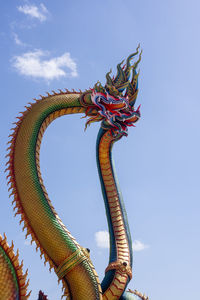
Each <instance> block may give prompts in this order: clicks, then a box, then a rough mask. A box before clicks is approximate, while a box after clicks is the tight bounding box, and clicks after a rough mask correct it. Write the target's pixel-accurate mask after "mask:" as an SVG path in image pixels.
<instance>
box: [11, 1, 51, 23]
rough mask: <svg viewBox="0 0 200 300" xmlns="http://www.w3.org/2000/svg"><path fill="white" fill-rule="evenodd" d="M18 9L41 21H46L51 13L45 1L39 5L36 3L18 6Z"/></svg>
mask: <svg viewBox="0 0 200 300" xmlns="http://www.w3.org/2000/svg"><path fill="white" fill-rule="evenodd" d="M17 9H18V11H20V12H22V13H24V14H25V15H28V16H30V17H31V18H36V19H38V20H40V22H44V21H45V20H46V19H47V16H48V13H49V12H48V10H47V8H46V6H45V5H44V4H43V3H41V4H40V5H39V6H36V5H34V4H32V5H31V4H25V5H23V6H18V7H17Z"/></svg>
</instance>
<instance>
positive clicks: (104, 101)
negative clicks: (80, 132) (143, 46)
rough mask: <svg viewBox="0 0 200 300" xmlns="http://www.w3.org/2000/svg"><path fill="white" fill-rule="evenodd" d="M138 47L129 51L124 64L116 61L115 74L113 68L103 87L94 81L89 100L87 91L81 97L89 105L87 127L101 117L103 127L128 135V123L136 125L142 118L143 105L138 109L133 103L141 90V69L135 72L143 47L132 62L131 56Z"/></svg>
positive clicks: (114, 132) (115, 132)
mask: <svg viewBox="0 0 200 300" xmlns="http://www.w3.org/2000/svg"><path fill="white" fill-rule="evenodd" d="M139 47H140V45H139V46H138V47H137V49H136V52H135V53H133V54H131V55H129V57H128V58H127V60H126V63H125V64H124V65H123V63H124V61H122V62H121V63H119V64H118V65H117V75H116V76H115V77H113V78H111V77H110V74H111V72H112V71H111V70H110V72H108V73H107V74H106V84H105V86H104V87H103V86H102V85H101V83H100V82H97V83H96V84H95V86H94V88H93V89H91V90H90V91H89V96H90V100H89V101H88V100H87V96H88V94H85V95H84V96H83V97H82V103H84V104H85V105H87V106H88V109H87V111H86V115H87V116H91V117H90V118H89V119H88V120H87V122H86V128H87V126H88V125H89V124H90V123H92V122H97V121H102V124H101V126H102V128H104V129H107V130H111V131H112V133H113V134H114V135H125V136H127V135H128V126H134V123H135V122H137V121H138V119H139V118H140V110H139V109H140V106H139V107H138V108H137V109H136V110H135V108H134V105H135V101H136V98H137V94H138V75H139V72H138V73H137V72H136V68H137V66H138V64H139V62H140V60H141V54H142V51H141V52H140V54H139V58H138V60H137V61H136V62H135V63H134V64H133V65H131V61H132V59H133V58H134V57H135V56H136V55H137V54H138V53H139ZM86 95H87V96H86ZM85 96H86V98H84V97H85ZM91 102H92V103H91ZM91 104H92V105H91ZM94 108H95V109H94ZM94 111H95V112H94Z"/></svg>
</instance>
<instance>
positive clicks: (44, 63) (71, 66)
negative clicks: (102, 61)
mask: <svg viewBox="0 0 200 300" xmlns="http://www.w3.org/2000/svg"><path fill="white" fill-rule="evenodd" d="M47 55H48V53H47V52H44V51H42V50H35V51H33V52H27V53H24V54H22V55H21V56H15V57H13V59H12V65H13V67H14V68H15V69H16V70H17V71H18V72H19V73H20V74H22V75H25V76H30V77H34V78H43V79H47V80H52V79H58V78H60V77H65V76H69V77H77V76H78V73H77V66H76V63H75V61H74V60H73V59H72V58H71V56H70V53H69V52H66V53H64V54H63V55H61V56H58V57H54V58H50V59H44V56H47ZM66 68H67V69H68V70H67V71H66V70H65V69H66Z"/></svg>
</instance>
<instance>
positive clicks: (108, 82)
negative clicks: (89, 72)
mask: <svg viewBox="0 0 200 300" xmlns="http://www.w3.org/2000/svg"><path fill="white" fill-rule="evenodd" d="M111 73H112V69H110V72H108V73H107V74H106V79H107V82H106V84H108V85H113V82H112V79H111V77H110V74H111Z"/></svg>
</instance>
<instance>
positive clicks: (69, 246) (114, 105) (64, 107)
mask: <svg viewBox="0 0 200 300" xmlns="http://www.w3.org/2000/svg"><path fill="white" fill-rule="evenodd" d="M137 53H138V49H137V51H136V53H134V54H132V55H130V56H129V57H128V59H127V62H126V65H125V67H124V68H121V64H119V65H118V74H117V76H116V77H115V79H111V78H110V75H109V74H110V73H108V74H107V75H106V78H107V83H106V86H105V88H104V87H102V86H101V84H100V83H97V84H96V85H95V87H94V89H91V90H88V91H86V92H84V93H82V92H79V93H78V92H75V91H74V92H69V91H66V92H63V91H60V93H55V92H54V93H53V94H52V95H50V94H48V96H47V97H42V99H41V100H36V102H35V103H33V104H30V105H29V106H28V107H26V111H25V112H23V113H22V116H20V117H19V121H18V122H17V123H16V127H15V128H14V132H13V134H12V135H11V141H10V144H11V145H10V147H9V155H8V156H9V160H8V167H7V171H8V172H9V174H8V178H10V180H9V184H10V188H9V189H10V190H12V192H11V195H13V196H14V200H13V203H14V204H15V209H16V214H19V215H20V216H21V221H20V222H23V223H24V227H23V229H25V228H26V229H27V235H26V236H28V235H29V234H30V235H31V238H32V241H35V243H36V247H37V248H39V249H40V252H41V256H44V259H45V262H48V263H49V264H50V268H54V270H55V272H56V273H57V275H58V278H59V279H61V280H62V282H63V285H64V287H65V295H66V296H68V298H69V299H75V300H88V299H89V300H98V299H99V300H101V299H104V300H117V299H135V298H134V296H133V295H131V294H129V295H127V293H124V290H125V288H126V286H127V284H128V282H129V280H130V279H131V277H132V243H131V236H130V231H129V227H128V222H127V216H126V212H125V208H124V204H123V201H122V198H121V193H120V191H119V188H118V185H117V180H116V176H115V172H114V167H113V163H112V157H111V156H112V153H111V150H112V146H113V144H114V142H115V141H117V140H119V139H120V138H121V137H122V136H123V135H127V126H132V125H133V123H135V122H136V121H137V120H138V119H139V117H140V113H139V110H134V103H135V99H136V96H137V92H138V88H137V78H138V74H137V73H136V71H135V69H136V67H137V65H138V63H139V61H140V57H141V56H140V57H139V60H138V61H137V62H136V63H135V64H134V65H133V66H131V65H130V61H131V59H132V58H133V57H134V56H135V55H136V54H137ZM140 55H141V54H140ZM132 70H133V75H132V79H131V81H130V80H129V78H130V73H131V71H132ZM124 90H126V94H125V95H124V94H122V93H123V92H124ZM77 113H85V115H86V116H90V119H89V120H88V121H87V123H86V127H87V125H89V124H90V123H92V122H95V121H102V125H101V128H100V131H99V134H98V137H97V165H98V171H99V176H100V181H101V187H102V192H103V197H104V200H105V207H106V214H107V219H108V226H109V232H110V260H109V265H108V267H107V268H106V272H105V277H104V279H103V282H102V285H100V283H99V279H98V276H97V273H96V271H95V269H94V266H93V264H92V262H91V260H90V258H89V255H88V253H87V250H85V249H84V248H82V247H81V246H80V245H79V244H78V243H77V242H76V240H75V238H74V237H73V236H72V235H71V233H70V232H69V231H68V230H67V228H66V227H65V226H64V224H63V223H62V221H61V220H60V218H59V217H58V215H57V213H56V211H55V209H54V208H53V206H52V204H51V202H50V200H49V197H48V194H47V191H46V189H45V187H44V184H43V180H42V177H41V172H40V164H39V156H40V145H41V140H42V136H43V134H44V131H45V129H46V128H47V126H48V125H49V124H50V123H51V122H52V121H53V120H55V119H56V118H58V117H60V116H63V115H68V114H77Z"/></svg>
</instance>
